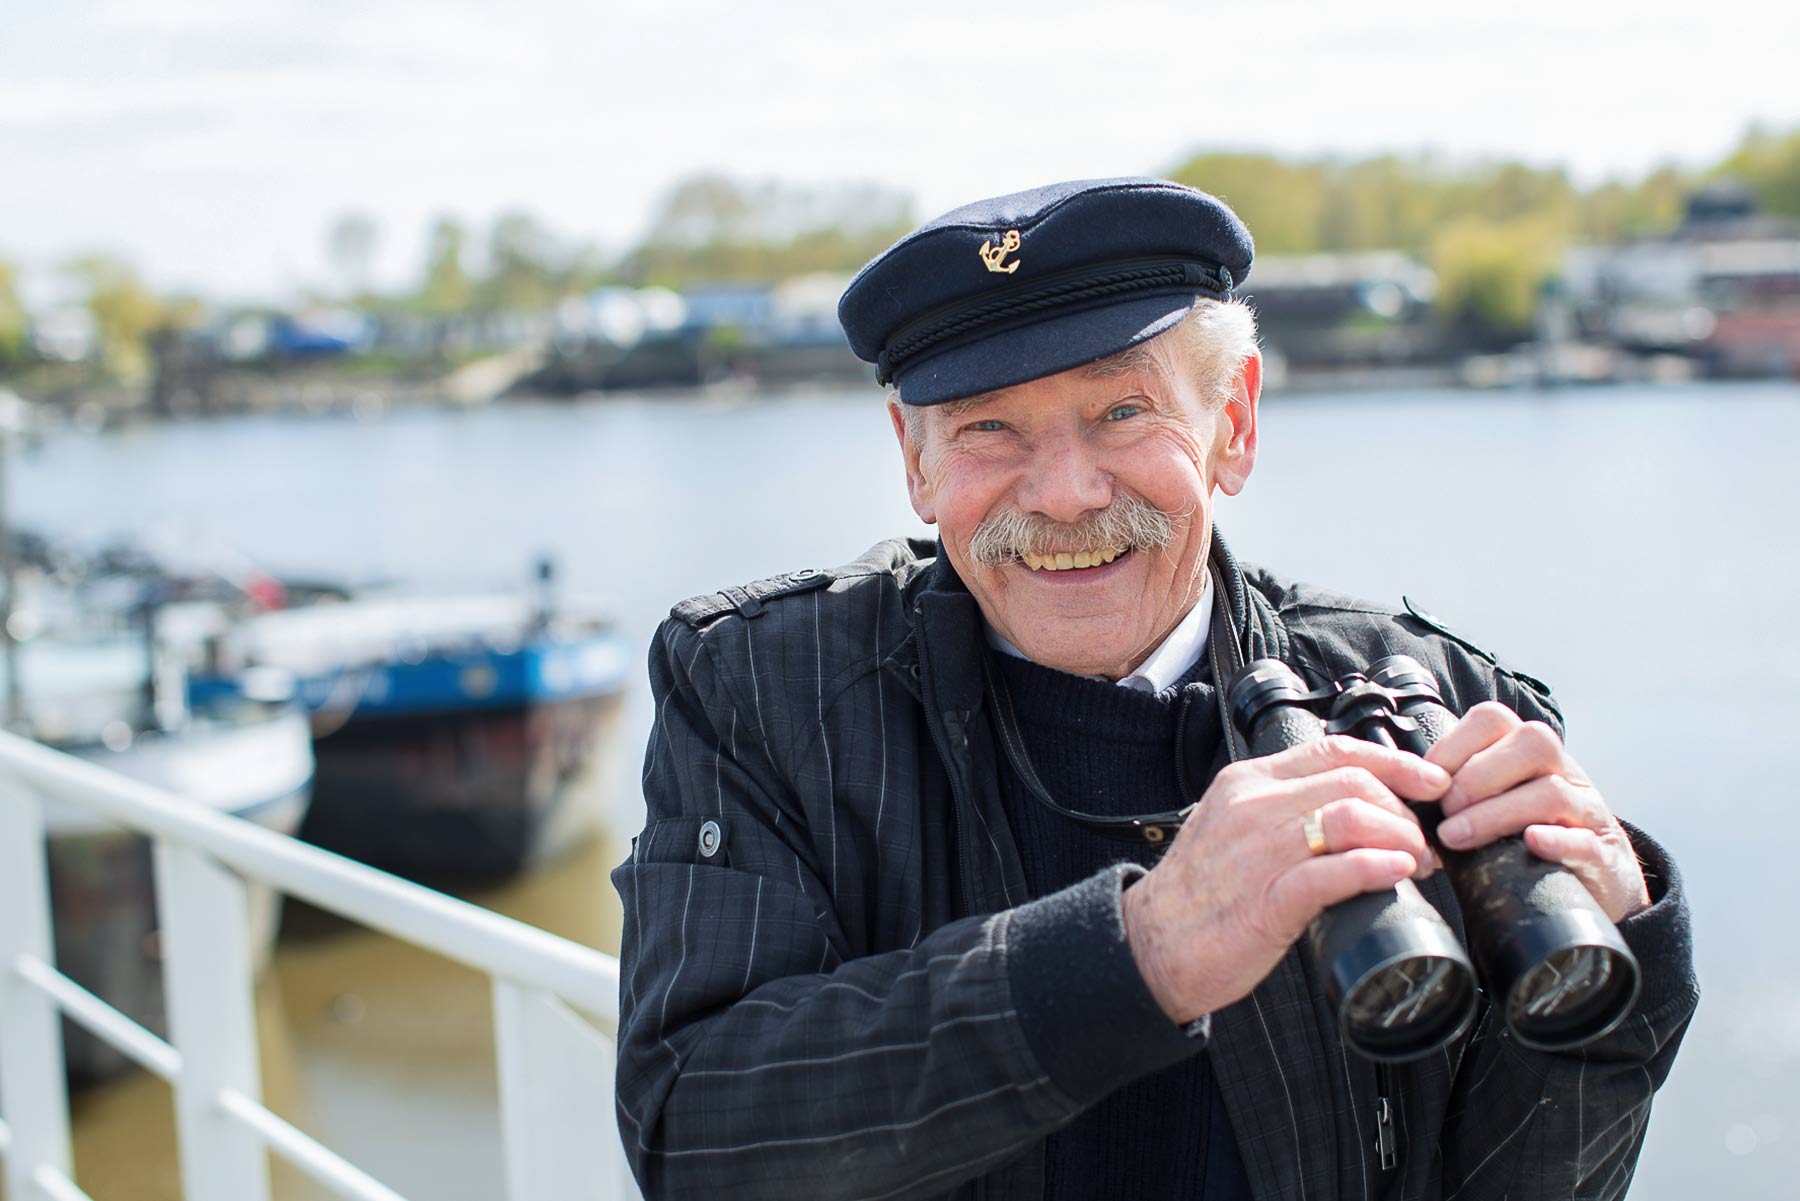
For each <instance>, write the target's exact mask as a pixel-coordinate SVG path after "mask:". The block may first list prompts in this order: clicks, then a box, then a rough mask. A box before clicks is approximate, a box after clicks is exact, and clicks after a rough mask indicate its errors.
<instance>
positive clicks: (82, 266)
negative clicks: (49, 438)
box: [63, 254, 201, 380]
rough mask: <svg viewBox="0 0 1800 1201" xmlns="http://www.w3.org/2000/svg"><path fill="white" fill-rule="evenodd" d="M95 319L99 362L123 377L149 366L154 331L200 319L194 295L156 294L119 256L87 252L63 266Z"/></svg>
mask: <svg viewBox="0 0 1800 1201" xmlns="http://www.w3.org/2000/svg"><path fill="white" fill-rule="evenodd" d="M63 273H64V275H65V276H67V277H69V279H70V280H71V281H72V282H73V283H74V285H75V288H76V291H77V292H78V294H79V295H81V296H82V297H83V302H84V303H85V304H86V306H87V310H88V313H89V315H90V316H91V317H92V318H93V321H94V333H95V336H96V338H97V339H98V342H99V350H100V358H101V362H102V364H103V365H104V366H105V367H106V368H107V370H109V371H110V372H112V373H113V374H114V375H117V376H119V377H121V378H124V379H132V380H135V379H142V378H144V377H145V376H146V375H147V374H148V372H149V367H150V358H149V350H148V347H149V344H150V339H151V337H152V335H154V334H156V333H159V332H160V331H163V330H166V329H178V328H182V327H184V326H188V325H191V324H193V323H194V322H195V321H196V320H198V318H199V315H200V311H201V305H200V302H199V301H198V300H196V299H194V298H192V297H169V298H159V297H158V296H157V295H156V294H155V293H153V292H152V291H151V290H150V289H149V287H148V286H147V285H146V284H145V283H144V281H143V280H141V279H139V278H138V274H137V272H136V270H134V269H133V268H132V266H131V265H130V264H129V263H126V262H124V261H123V260H121V259H117V258H113V257H111V256H108V255H104V254H91V255H86V256H83V257H81V258H77V259H72V260H70V261H69V262H68V263H65V264H64V265H63Z"/></svg>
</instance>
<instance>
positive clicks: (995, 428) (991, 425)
mask: <svg viewBox="0 0 1800 1201" xmlns="http://www.w3.org/2000/svg"><path fill="white" fill-rule="evenodd" d="M963 428H964V429H966V430H973V431H975V432H976V433H982V434H989V433H998V432H999V431H1001V430H1003V429H1005V428H1006V422H1004V421H995V420H993V419H992V418H989V419H988V420H986V421H971V422H969V424H967V425H965V426H963Z"/></svg>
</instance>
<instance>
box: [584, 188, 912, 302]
mask: <svg viewBox="0 0 1800 1201" xmlns="http://www.w3.org/2000/svg"><path fill="white" fill-rule="evenodd" d="M913 224H914V221H913V214H912V204H911V201H910V199H909V198H908V197H907V196H906V195H905V194H903V193H900V192H896V191H893V190H891V189H887V188H882V187H879V186H877V185H873V184H845V185H837V186H829V187H813V188H809V187H799V186H794V185H786V184H782V183H779V182H776V181H773V180H769V181H763V182H761V183H754V182H740V181H737V180H733V179H731V178H730V177H728V176H723V175H717V174H703V175H695V176H690V177H688V178H686V179H683V180H681V181H679V182H677V183H676V184H675V186H674V187H673V188H671V189H670V190H669V191H668V192H667V193H666V194H665V195H664V197H663V199H662V202H661V203H660V204H659V205H658V207H657V210H656V213H655V215H654V217H653V218H652V220H651V223H650V232H649V234H648V235H647V236H646V237H645V239H644V241H643V242H642V243H640V244H639V245H638V247H637V248H636V249H635V250H633V251H631V252H630V253H629V254H627V255H626V256H625V258H624V260H623V261H622V262H621V263H620V264H619V267H618V275H619V277H620V278H621V279H622V280H624V281H626V282H629V283H633V284H639V285H654V286H661V287H673V288H679V287H684V286H687V285H690V284H696V283H726V282H743V281H749V282H772V281H775V280H779V279H786V278H792V277H794V276H800V275H807V274H811V273H813V272H819V271H836V272H848V271H854V270H856V269H857V268H858V267H861V266H862V265H863V264H864V263H866V262H867V261H868V260H869V259H871V258H873V257H875V255H877V254H879V253H880V252H881V251H883V250H885V249H886V248H887V247H888V246H889V245H891V244H892V243H893V242H894V241H895V240H896V239H898V238H899V237H900V236H901V235H903V234H905V233H906V232H907V231H909V230H910V229H911V228H912V226H913Z"/></svg>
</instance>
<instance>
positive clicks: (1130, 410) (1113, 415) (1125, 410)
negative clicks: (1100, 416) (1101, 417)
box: [1106, 405, 1144, 421]
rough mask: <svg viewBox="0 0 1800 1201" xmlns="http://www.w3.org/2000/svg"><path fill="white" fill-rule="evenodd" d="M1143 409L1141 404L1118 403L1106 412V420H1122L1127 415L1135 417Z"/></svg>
mask: <svg viewBox="0 0 1800 1201" xmlns="http://www.w3.org/2000/svg"><path fill="white" fill-rule="evenodd" d="M1143 411H1144V407H1143V406H1142V405H1119V406H1118V407H1116V408H1114V409H1111V410H1109V411H1108V412H1107V414H1106V419H1107V420H1108V421H1124V420H1125V419H1126V418H1127V417H1136V416H1137V415H1138V414H1139V413H1142V412H1143Z"/></svg>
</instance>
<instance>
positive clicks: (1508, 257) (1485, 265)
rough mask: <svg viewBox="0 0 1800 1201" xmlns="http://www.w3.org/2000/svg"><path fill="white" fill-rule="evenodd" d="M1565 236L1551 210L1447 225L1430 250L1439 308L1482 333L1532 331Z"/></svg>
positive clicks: (1494, 334) (1562, 251) (1448, 317)
mask: <svg viewBox="0 0 1800 1201" xmlns="http://www.w3.org/2000/svg"><path fill="white" fill-rule="evenodd" d="M1566 238H1567V230H1566V227H1565V226H1563V225H1562V224H1561V223H1560V222H1559V221H1558V219H1557V218H1556V217H1555V216H1553V215H1551V214H1549V213H1547V212H1540V213H1536V214H1529V215H1526V216H1523V217H1515V218H1512V219H1510V220H1501V221H1494V220H1490V219H1484V218H1481V217H1467V218H1464V219H1462V220H1459V221H1454V222H1451V223H1450V224H1448V225H1445V226H1443V227H1442V228H1441V229H1439V230H1438V231H1437V235H1436V237H1435V238H1434V239H1433V243H1432V250H1431V266H1432V269H1433V270H1434V271H1435V272H1436V273H1437V302H1436V303H1437V308H1438V312H1439V313H1440V314H1441V315H1442V316H1444V317H1445V318H1446V319H1448V320H1450V321H1451V322H1453V323H1456V324H1459V325H1462V326H1464V327H1465V328H1469V329H1471V330H1473V331H1475V332H1477V333H1480V334H1483V335H1491V336H1498V337H1508V336H1516V335H1520V334H1525V333H1529V332H1530V330H1531V324H1532V316H1533V314H1534V313H1535V312H1536V309H1537V298H1538V292H1539V290H1540V289H1541V288H1542V287H1543V285H1544V283H1545V282H1546V281H1547V280H1549V279H1550V278H1551V276H1553V275H1554V274H1555V273H1556V269H1557V266H1558V264H1559V263H1560V262H1561V261H1562V257H1563V253H1564V251H1565V250H1566V249H1567V248H1568V247H1567V241H1566Z"/></svg>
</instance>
